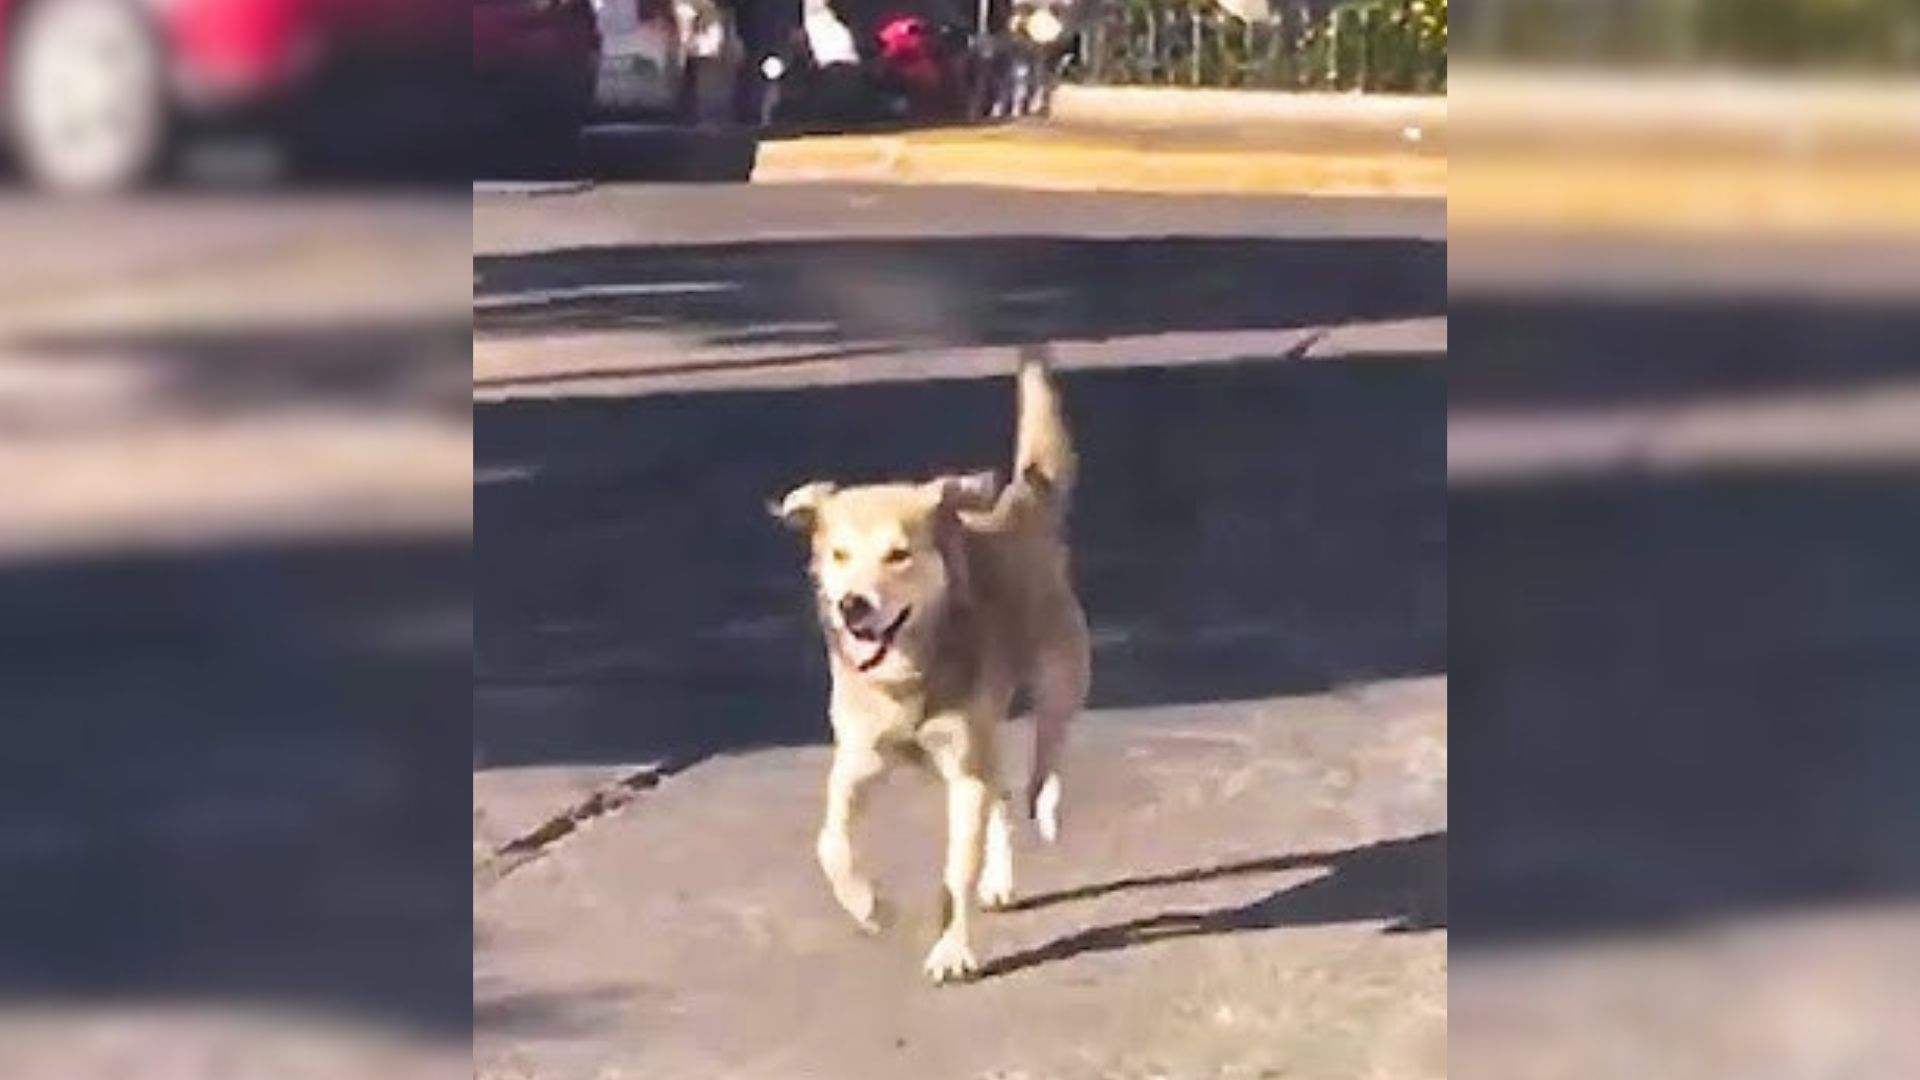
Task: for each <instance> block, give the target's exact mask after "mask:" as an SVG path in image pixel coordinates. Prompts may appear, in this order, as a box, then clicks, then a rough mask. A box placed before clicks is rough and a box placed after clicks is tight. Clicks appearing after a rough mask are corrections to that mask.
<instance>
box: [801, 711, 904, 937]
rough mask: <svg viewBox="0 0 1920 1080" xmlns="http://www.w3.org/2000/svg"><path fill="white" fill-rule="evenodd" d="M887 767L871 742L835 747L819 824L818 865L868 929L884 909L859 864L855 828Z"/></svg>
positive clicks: (873, 929)
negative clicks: (861, 810)
mask: <svg viewBox="0 0 1920 1080" xmlns="http://www.w3.org/2000/svg"><path fill="white" fill-rule="evenodd" d="M886 768H887V763H886V759H885V758H883V757H881V755H880V753H879V752H878V751H876V750H874V749H872V748H870V747H857V748H856V747H841V748H839V749H836V750H835V751H834V755H833V768H832V770H831V771H830V772H829V773H828V774H827V813H826V820H825V822H823V823H822V824H821V826H820V836H819V841H818V844H817V846H816V851H817V852H818V854H819V856H820V869H821V870H822V871H824V872H825V873H826V875H827V883H828V884H829V885H831V886H832V887H833V896H834V899H836V900H838V901H839V902H840V906H841V907H843V908H846V909H847V914H849V915H851V916H853V921H854V922H856V923H859V924H860V928H861V929H862V930H865V931H867V932H868V933H875V932H877V931H878V930H880V928H881V924H882V922H883V921H884V918H883V916H884V913H885V911H884V906H883V905H882V903H881V901H880V898H879V896H878V895H877V894H876V893H875V892H874V888H873V879H872V878H871V877H869V876H868V875H867V872H866V870H865V869H864V868H863V867H862V866H861V865H860V857H859V852H858V851H857V850H856V848H855V847H854V836H853V831H854V826H855V824H856V823H857V821H858V819H859V816H860V808H861V805H862V804H863V803H864V802H865V801H866V794H867V792H868V790H869V789H871V788H872V787H873V782H874V781H875V780H878V779H879V778H880V776H881V774H882V773H884V772H885V771H886Z"/></svg>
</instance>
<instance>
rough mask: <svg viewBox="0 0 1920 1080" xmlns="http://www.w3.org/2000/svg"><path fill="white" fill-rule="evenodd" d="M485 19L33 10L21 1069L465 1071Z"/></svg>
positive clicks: (17, 745) (16, 228) (22, 330)
mask: <svg viewBox="0 0 1920 1080" xmlns="http://www.w3.org/2000/svg"><path fill="white" fill-rule="evenodd" d="M468 25H469V22H468V12H467V5H466V4H465V3H464V2H459V3H452V4H449V3H447V2H443V0H409V2H399V0H394V2H389V3H368V2H359V0H328V2H313V3H305V2H301V3H294V2H270V0H261V2H242V0H234V2H227V0H181V2H178V3H172V4H166V5H149V4H144V3H116V2H112V0H10V2H7V3H0V41H4V46H5V47H4V51H0V57H4V60H0V76H3V78H0V113H3V114H4V117H5V123H4V124H0V129H3V130H4V131H5V137H4V139H3V140H0V142H4V147H5V150H6V157H7V162H6V166H7V167H6V174H5V177H4V179H3V180H0V249H4V251H5V256H4V258H0V718H4V733H5V739H6V744H5V746H4V748H0V881H4V882H5V884H4V886H0V927H4V929H0V1074H4V1075H7V1076H11V1077H22V1078H34V1080H41V1078H53V1077H70V1078H75V1080H91V1078H94V1077H102V1078H105V1077H216V1076H229V1077H301V1076H312V1077H347V1076H367V1077H372V1076H383V1077H384V1076H395V1077H414V1076H421V1077H424V1076H441V1075H460V1074H461V1071H462V1070H463V1069H464V1068H465V1067H466V1066H467V1045H468V1032H469V1028H470V1023H469V1017H470V1015H471V1005H470V981H469V962H468V959H467V957H468V955H469V952H470V949H471V939H470V932H469V911H470V907H469V904H470V894H469V876H468V870H469V867H468V863H467V860H466V857H465V855H464V854H463V849H464V847H465V844H466V842H465V840H464V837H465V836H466V835H467V833H468V822H467V816H466V815H467V812H466V810H465V805H466V789H467V781H466V774H465V771H464V764H465V754H466V750H465V747H466V745H467V743H468V715H469V701H470V699H469V689H468V688H469V681H468V670H469V667H468V656H469V638H470V619H469V610H470V605H469V600H468V595H469V584H468V580H467V569H466V564H467V554H468V551H469V550H470V547H471V542H470V536H469V513H468V505H469V496H468V491H469V476H470V457H469V453H470V451H469V447H470V442H469V438H468V431H469V427H470V425H469V419H468V407H467V381H468V372H467V357H468V350H469V329H468V327H469V322H468V317H467V297H468V282H469V273H470V271H469V242H468V236H469V232H470V219H469V215H468V200H467V194H466V193H467V182H466V179H465V175H464V173H465V168H466V166H465V162H464V159H463V158H462V155H463V154H464V153H465V150H466V139H467V136H466V134H465V133H464V129H463V128H462V127H461V122H463V121H464V120H465V118H466V116H467V114H468V98H467V92H466V89H465V87H466V85H467V82H468V80H469V76H470V71H471V65H470V62H469V59H468Z"/></svg>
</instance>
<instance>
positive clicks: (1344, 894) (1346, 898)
mask: <svg viewBox="0 0 1920 1080" xmlns="http://www.w3.org/2000/svg"><path fill="white" fill-rule="evenodd" d="M1308 868H1318V869H1321V870H1322V871H1323V872H1322V873H1321V874H1319V875H1317V876H1315V877H1313V878H1311V879H1309V880H1307V881H1305V882H1303V883H1301V884H1298V885H1290V886H1287V887H1286V888H1283V889H1280V890H1278V891H1276V892H1273V893H1271V894H1269V895H1267V896H1263V897H1261V898H1260V899H1258V900H1254V901H1252V902H1250V903H1246V904H1240V905H1237V906H1234V907H1223V908H1214V909H1211V910H1203V911H1189V910H1182V911H1166V912H1161V913H1160V914H1158V915H1151V916H1147V917H1145V918H1140V919H1130V920H1128V921H1126V922H1123V923H1115V924H1113V925H1109V926H1099V927H1095V928H1093V929H1090V930H1080V931H1076V932H1074V933H1072V934H1068V935H1066V936H1065V937H1061V938H1056V939H1055V940H1053V941H1050V942H1048V943H1046V944H1045V945H1041V946H1039V947H1038V948H1034V949H1029V950H1026V951H1024V952H1020V953H1015V954H1013V955H1011V956H1007V957H1004V958H1000V959H996V960H994V961H991V962H990V963H988V965H987V967H986V968H985V970H984V971H983V973H982V974H983V975H985V976H987V977H992V976H995V975H1007V974H1012V973H1013V972H1016V971H1022V970H1025V969H1027V968H1033V967H1039V966H1041V965H1043V964H1050V963H1054V962H1056V961H1060V960H1070V959H1072V958H1074V957H1077V956H1085V955H1087V954H1089V953H1107V952H1119V951H1122V950H1125V949H1132V948H1136V947H1139V946H1143V945H1151V944H1154V943H1157V942H1162V941H1172V940H1178V939H1181V938H1193V937H1211V936H1215V935H1222V934H1238V933H1246V932H1249V931H1257V930H1273V929H1277V928H1280V927H1298V926H1324V925H1327V924H1330V923H1348V922H1362V921H1367V922H1373V921H1378V922H1384V923H1386V924H1387V925H1386V927H1385V932H1387V933H1419V932H1424V931H1429V930H1444V929H1446V928H1447V834H1446V833H1444V832H1436V833H1427V834H1424V835H1421V836H1414V837H1406V838H1402V839H1397V840H1384V841H1380V842H1378V843H1373V844H1368V845H1365V846H1363V847H1357V848H1351V849H1348V850H1345V851H1335V852H1315V853H1310V854H1301V855H1282V856H1276V857H1273V858H1269V859H1257V860H1253V861H1250V862H1242V863H1233V864H1229V865H1225V866H1208V867H1198V868H1195V869H1192V870H1183V871H1179V872H1176V873H1170V874H1156V875H1151V876H1146V877H1133V878H1124V879H1121V880H1119V881H1113V882H1107V883H1104V884H1100V885H1092V886H1086V887H1083V888H1079V889H1071V890H1068V891H1066V892H1063V893H1052V894H1048V895H1045V896H1037V897H1033V898H1032V899H1030V900H1027V901H1025V902H1024V903H1021V904H1018V905H1016V906H1015V908H1014V910H1016V911H1025V910H1031V909H1035V908H1043V907H1051V906H1053V905H1055V904H1061V903H1067V902H1069V901H1077V900H1086V899H1092V898H1095V897H1100V896H1106V895H1110V894H1113V893H1117V892H1124V891H1130V890H1136V889H1151V888H1159V887H1162V886H1170V885H1191V884H1196V883H1200V882H1207V881H1219V880H1223V879H1227V878H1239V877H1248V876H1253V875H1258V874H1277V873H1282V872H1286V871H1290V870H1302V869H1308Z"/></svg>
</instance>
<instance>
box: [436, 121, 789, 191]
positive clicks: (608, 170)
mask: <svg viewBox="0 0 1920 1080" xmlns="http://www.w3.org/2000/svg"><path fill="white" fill-rule="evenodd" d="M760 139H761V137H760V135H759V133H758V132H755V131H753V130H752V129H748V128H724V129H719V128H716V129H696V128H685V127H672V126H660V125H643V124H605V125H599V126H595V127H591V128H588V129H587V132H586V134H585V135H584V136H583V137H582V138H581V140H580V142H579V144H578V146H576V147H574V148H573V149H572V150H571V151H570V152H568V153H565V154H555V153H552V152H545V153H542V154H539V155H532V154H529V153H527V152H524V151H516V150H513V149H510V148H507V147H503V146H491V147H485V148H483V149H482V150H481V152H480V153H479V154H478V160H477V161H476V162H475V165H474V169H473V172H472V177H473V179H475V180H482V181H491V182H502V183H522V182H539V183H555V182H568V181H593V182H600V183H616V182H637V183H655V184H676V183H678V184H742V183H745V182H747V181H748V180H749V179H751V178H752V177H753V166H754V162H755V161H756V160H757V158H758V156H759V152H760Z"/></svg>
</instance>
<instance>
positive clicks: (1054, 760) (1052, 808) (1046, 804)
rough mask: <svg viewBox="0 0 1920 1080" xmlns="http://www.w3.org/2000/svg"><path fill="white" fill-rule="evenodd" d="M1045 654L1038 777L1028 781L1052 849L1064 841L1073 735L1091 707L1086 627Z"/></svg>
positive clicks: (1037, 707)
mask: <svg viewBox="0 0 1920 1080" xmlns="http://www.w3.org/2000/svg"><path fill="white" fill-rule="evenodd" d="M1076 629H1077V630H1078V633H1075V634H1070V635H1067V637H1066V638H1065V640H1063V641H1061V642H1060V643H1059V644H1056V645H1054V646H1052V647H1050V648H1048V649H1046V650H1045V651H1043V652H1042V653H1041V654H1040V656H1039V657H1038V658H1037V659H1036V660H1035V662H1034V668H1033V771H1032V772H1031V773H1030V774H1029V776H1028V780H1027V813H1028V814H1029V815H1030V816H1031V817H1032V818H1033V822H1034V825H1035V826H1036V827H1037V828H1038V829H1039V830H1040V836H1041V838H1042V839H1044V840H1045V841H1046V842H1047V843H1049V844H1051V843H1053V842H1054V841H1055V840H1057V839H1059V837H1060V797H1061V790H1060V786H1061V785H1060V771H1061V758H1062V757H1063V756H1064V754H1065V750H1066V743H1067V733H1068V730H1069V729H1070V728H1072V726H1073V721H1074V718H1075V717H1077V716H1078V715H1079V714H1080V710H1081V709H1082V708H1083V707H1084V706H1085V705H1086V703H1087V692H1088V689H1089V687H1090V686H1091V683H1092V658H1091V656H1090V655H1089V647H1088V644H1087V636H1086V626H1085V623H1084V621H1083V622H1081V623H1080V624H1079V625H1078V627H1077V628H1076Z"/></svg>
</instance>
